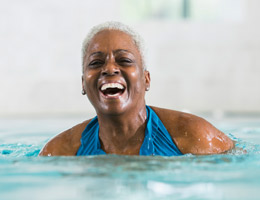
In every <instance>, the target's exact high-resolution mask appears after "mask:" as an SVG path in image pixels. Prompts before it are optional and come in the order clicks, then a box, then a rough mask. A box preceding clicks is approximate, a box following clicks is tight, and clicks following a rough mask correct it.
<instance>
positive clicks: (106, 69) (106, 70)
mask: <svg viewBox="0 0 260 200" xmlns="http://www.w3.org/2000/svg"><path fill="white" fill-rule="evenodd" d="M119 73H120V70H119V68H118V67H117V66H116V65H115V64H114V63H111V62H108V63H106V64H105V65H104V66H103V69H102V72H101V74H102V75H103V76H107V75H108V76H113V75H118V74H119Z"/></svg>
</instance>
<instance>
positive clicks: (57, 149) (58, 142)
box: [39, 131, 68, 156]
mask: <svg viewBox="0 0 260 200" xmlns="http://www.w3.org/2000/svg"><path fill="white" fill-rule="evenodd" d="M67 146H68V144H67V141H66V131H65V132H63V133H61V134H59V135H57V136H55V137H54V138H52V139H51V140H50V141H48V142H47V143H46V144H45V146H44V147H43V148H42V150H41V151H40V153H39V156H61V155H64V154H66V147H67Z"/></svg>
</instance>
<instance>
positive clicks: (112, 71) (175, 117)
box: [40, 22, 234, 156]
mask: <svg viewBox="0 0 260 200" xmlns="http://www.w3.org/2000/svg"><path fill="white" fill-rule="evenodd" d="M82 52H83V56H82V63H83V65H82V66H83V75H82V94H83V95H84V94H86V95H87V97H88V99H89V100H90V102H91V103H92V105H93V106H94V108H95V110H96V113H97V117H95V118H93V119H89V120H87V121H84V122H83V123H81V124H78V125H76V126H74V127H72V128H71V129H69V130H67V131H65V132H63V133H61V134H59V135H57V136H56V137H54V138H53V139H51V140H50V141H49V142H48V143H47V144H46V145H45V147H44V148H43V149H42V151H41V152H40V155H45V156H59V155H67V156H73V155H99V154H120V155H163V156H174V155H182V154H187V153H191V154H197V155H199V154H200V155H201V154H218V153H223V152H225V151H227V150H229V149H231V148H233V146H234V144H233V141H232V140H231V139H229V138H228V137H227V136H226V135H225V134H224V133H222V132H221V131H219V130H218V129H216V128H215V127H214V126H212V125H211V124H210V123H209V122H207V121H205V120H204V119H202V118H200V117H197V116H194V115H191V114H187V113H183V112H178V111H173V110H168V109H162V108H157V107H152V106H151V107H149V106H146V104H145V92H146V91H148V90H149V87H150V74H149V71H147V70H146V68H145V63H144V59H143V50H142V43H141V40H140V37H139V36H138V35H137V34H136V33H134V32H133V31H132V30H131V29H130V28H129V27H127V26H125V25H123V24H121V23H118V22H108V23H105V24H101V25H99V26H96V27H94V28H93V29H92V31H91V32H90V33H89V35H88V36H87V38H86V40H85V41H84V43H83V51H82Z"/></svg>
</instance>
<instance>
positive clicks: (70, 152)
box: [39, 119, 91, 156]
mask: <svg viewBox="0 0 260 200" xmlns="http://www.w3.org/2000/svg"><path fill="white" fill-rule="evenodd" d="M90 121H91V119H89V120H86V121H84V122H82V123H80V124H78V125H76V126H74V127H72V128H70V129H68V130H66V131H64V132H62V133H60V134H58V135H56V136H55V137H53V138H52V139H50V141H48V142H47V144H46V145H45V146H44V147H43V149H42V150H41V152H40V154H39V156H75V155H76V153H77V151H78V149H79V147H80V145H81V143H80V138H81V134H82V132H83V131H84V129H85V128H86V126H87V125H88V123H89V122H90Z"/></svg>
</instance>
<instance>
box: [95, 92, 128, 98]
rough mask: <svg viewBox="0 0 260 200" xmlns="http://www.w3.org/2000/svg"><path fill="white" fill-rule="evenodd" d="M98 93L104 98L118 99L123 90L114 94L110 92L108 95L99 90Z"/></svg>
mask: <svg viewBox="0 0 260 200" xmlns="http://www.w3.org/2000/svg"><path fill="white" fill-rule="evenodd" d="M100 93H101V96H102V97H103V98H105V99H119V98H120V97H121V96H122V95H123V94H124V93H125V91H124V92H123V93H116V94H110V95H104V94H103V93H102V92H101V91H100Z"/></svg>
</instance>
